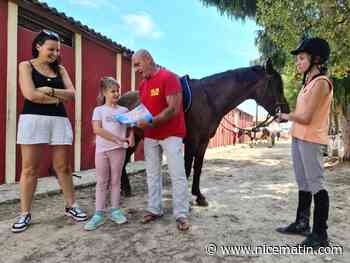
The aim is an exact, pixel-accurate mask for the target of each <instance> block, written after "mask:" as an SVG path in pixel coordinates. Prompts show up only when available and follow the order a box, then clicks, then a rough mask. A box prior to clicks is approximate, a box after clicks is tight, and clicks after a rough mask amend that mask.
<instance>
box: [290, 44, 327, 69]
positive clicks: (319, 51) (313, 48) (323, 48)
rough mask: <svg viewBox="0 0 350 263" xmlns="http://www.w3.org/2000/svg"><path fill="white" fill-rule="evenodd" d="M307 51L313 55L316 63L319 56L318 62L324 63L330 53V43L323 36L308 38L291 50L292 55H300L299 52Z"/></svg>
mask: <svg viewBox="0 0 350 263" xmlns="http://www.w3.org/2000/svg"><path fill="white" fill-rule="evenodd" d="M302 52H306V53H308V54H310V55H311V57H312V59H313V61H312V63H315V64H316V61H315V59H316V58H317V57H318V58H319V60H318V61H317V62H318V63H317V64H324V63H325V62H327V60H328V58H329V55H330V52H331V50H330V48H329V44H328V42H327V41H326V40H324V39H322V38H318V37H315V38H307V39H304V40H303V41H301V42H300V44H299V46H298V47H297V48H296V49H295V50H293V51H291V52H290V53H291V54H292V55H298V54H299V53H302Z"/></svg>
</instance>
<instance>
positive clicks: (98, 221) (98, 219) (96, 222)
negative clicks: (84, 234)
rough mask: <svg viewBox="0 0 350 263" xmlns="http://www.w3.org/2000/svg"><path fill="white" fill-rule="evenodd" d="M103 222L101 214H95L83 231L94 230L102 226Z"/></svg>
mask: <svg viewBox="0 0 350 263" xmlns="http://www.w3.org/2000/svg"><path fill="white" fill-rule="evenodd" d="M104 221H105V220H104V216H103V214H100V213H96V214H94V216H93V217H92V218H91V219H90V221H89V222H87V223H86V224H85V226H84V229H85V230H87V231H91V230H95V229H96V228H97V227H99V226H100V225H102V224H103V223H104Z"/></svg>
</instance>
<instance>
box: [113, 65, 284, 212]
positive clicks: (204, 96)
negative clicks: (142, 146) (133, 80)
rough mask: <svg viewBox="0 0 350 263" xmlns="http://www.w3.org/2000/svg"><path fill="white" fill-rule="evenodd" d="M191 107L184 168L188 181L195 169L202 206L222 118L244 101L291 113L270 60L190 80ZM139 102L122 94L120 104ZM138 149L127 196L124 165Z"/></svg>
mask: <svg viewBox="0 0 350 263" xmlns="http://www.w3.org/2000/svg"><path fill="white" fill-rule="evenodd" d="M189 85H190V87H191V90H192V105H191V108H190V109H189V110H188V111H187V112H186V113H185V120H186V128H187V134H186V138H184V143H185V169H186V175H187V178H188V177H190V175H191V170H192V166H193V170H194V174H193V183H192V194H193V195H195V196H196V197H197V199H196V202H197V204H198V205H200V206H207V205H208V203H207V201H206V198H205V196H204V195H203V194H202V193H201V191H200V175H201V171H202V166H203V159H204V154H205V151H206V149H207V146H208V143H209V140H210V138H212V137H213V136H214V135H215V132H216V129H217V128H218V126H219V124H220V122H221V120H222V118H223V117H224V116H225V115H226V114H227V113H228V112H230V111H231V110H233V109H234V108H236V107H237V106H238V105H239V104H241V103H242V102H243V101H245V100H248V99H253V100H255V101H256V102H257V103H258V104H260V105H261V106H263V107H264V108H265V110H266V111H268V112H269V113H270V114H271V115H275V113H276V109H277V107H279V109H280V110H281V111H282V112H284V113H289V106H288V103H287V101H286V99H285V97H284V94H283V83H282V79H281V76H280V74H279V73H278V72H277V71H275V70H274V68H273V66H272V63H271V61H270V60H268V61H267V63H266V65H265V66H264V67H263V66H252V67H246V68H239V69H235V70H229V71H226V72H222V73H218V74H215V75H212V76H209V77H205V78H202V79H190V80H189ZM138 103H139V98H138V93H137V92H130V93H127V94H125V95H123V96H122V97H121V98H120V100H119V104H120V105H122V106H126V107H128V108H129V109H132V108H134V107H135V106H136V105H137V104H138ZM135 133H136V136H135V137H136V142H138V141H139V140H140V139H141V138H142V131H140V130H138V129H136V131H135ZM134 151H135V147H133V148H129V149H128V152H127V158H126V162H125V165H124V169H123V175H122V189H123V191H124V193H126V194H127V195H128V194H130V193H131V188H130V184H129V179H128V177H127V174H126V171H125V166H126V163H127V162H128V161H129V160H130V156H131V154H132V153H133V152H134Z"/></svg>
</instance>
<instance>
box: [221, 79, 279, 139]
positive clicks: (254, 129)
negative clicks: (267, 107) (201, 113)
mask: <svg viewBox="0 0 350 263" xmlns="http://www.w3.org/2000/svg"><path fill="white" fill-rule="evenodd" d="M270 81H271V79H270V78H269V79H268V80H267V82H266V85H265V92H264V95H263V97H262V98H263V99H264V98H265V97H266V96H267V95H268V91H269V84H270ZM272 92H273V94H272V95H273V97H274V98H276V100H277V103H276V105H275V113H274V114H273V115H272V114H270V113H267V116H266V118H265V120H264V121H262V122H260V123H259V124H257V125H256V126H254V127H252V128H241V127H239V126H237V125H236V124H234V123H232V122H231V121H229V120H228V119H227V118H226V117H225V116H224V117H223V119H224V120H225V121H226V122H227V123H228V124H229V125H231V126H232V127H233V128H236V129H238V131H243V132H245V133H248V132H257V131H259V129H260V128H262V127H267V126H269V125H270V124H271V123H272V122H273V121H274V120H275V119H277V114H278V113H281V112H282V111H281V106H282V105H285V103H282V102H279V100H278V96H277V94H276V91H275V89H272ZM271 117H272V118H271ZM256 118H258V116H256ZM220 125H221V126H222V127H223V128H224V129H225V130H228V131H231V132H234V133H236V131H234V130H233V129H230V128H228V127H226V126H225V125H223V124H222V123H220Z"/></svg>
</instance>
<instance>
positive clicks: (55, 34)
mask: <svg viewBox="0 0 350 263" xmlns="http://www.w3.org/2000/svg"><path fill="white" fill-rule="evenodd" d="M40 33H43V34H45V35H47V36H49V37H55V38H57V39H60V36H59V35H58V34H57V33H56V32H52V31H49V30H46V29H43V30H41V31H40Z"/></svg>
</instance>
